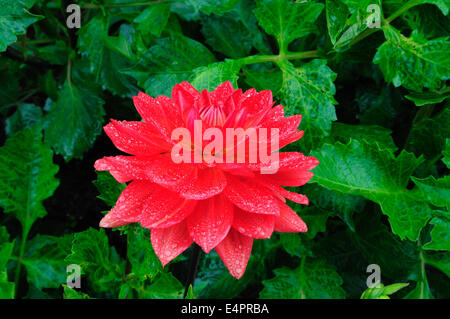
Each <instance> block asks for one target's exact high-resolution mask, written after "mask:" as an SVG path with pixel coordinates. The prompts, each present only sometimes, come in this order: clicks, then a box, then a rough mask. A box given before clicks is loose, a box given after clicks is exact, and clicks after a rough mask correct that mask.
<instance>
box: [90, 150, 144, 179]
mask: <svg viewBox="0 0 450 319" xmlns="http://www.w3.org/2000/svg"><path fill="white" fill-rule="evenodd" d="M149 163H150V161H149V159H143V158H137V157H135V156H123V155H119V156H107V157H103V158H101V159H98V160H96V161H95V164H94V167H95V169H96V170H97V171H109V172H110V173H111V175H112V176H113V177H114V178H115V179H116V180H117V181H118V182H119V183H126V182H129V181H131V180H133V179H147V175H146V173H145V168H146V166H147V165H149Z"/></svg>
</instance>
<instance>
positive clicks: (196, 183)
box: [180, 167, 227, 200]
mask: <svg viewBox="0 0 450 319" xmlns="http://www.w3.org/2000/svg"><path fill="white" fill-rule="evenodd" d="M226 185H227V179H226V177H225V174H224V173H223V171H222V170H220V169H217V168H214V167H212V168H204V169H198V170H197V176H195V177H194V178H193V179H192V180H187V181H186V184H184V185H183V186H182V187H180V193H181V196H183V197H185V198H188V199H195V200H203V199H207V198H210V197H213V196H215V195H217V194H219V193H221V192H222V191H223V190H224V188H225V186H226Z"/></svg>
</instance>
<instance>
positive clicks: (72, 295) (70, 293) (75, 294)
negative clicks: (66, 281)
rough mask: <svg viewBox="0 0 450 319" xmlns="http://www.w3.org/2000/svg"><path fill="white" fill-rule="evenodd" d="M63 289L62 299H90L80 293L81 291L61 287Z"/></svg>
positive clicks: (65, 286)
mask: <svg viewBox="0 0 450 319" xmlns="http://www.w3.org/2000/svg"><path fill="white" fill-rule="evenodd" d="M63 287H64V294H63V298H64V299H90V297H89V296H88V295H87V294H85V293H83V292H81V291H77V290H75V289H73V288H70V287H68V286H67V285H63Z"/></svg>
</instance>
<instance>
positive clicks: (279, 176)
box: [269, 170, 314, 186]
mask: <svg viewBox="0 0 450 319" xmlns="http://www.w3.org/2000/svg"><path fill="white" fill-rule="evenodd" d="M313 176H314V174H313V173H312V172H310V171H302V170H285V171H281V172H280V171H278V172H276V173H275V174H272V175H270V177H269V178H270V179H272V180H273V181H275V182H276V183H278V184H280V185H283V186H302V185H304V184H306V183H307V182H308V181H309V180H310V179H311V178H312V177H313Z"/></svg>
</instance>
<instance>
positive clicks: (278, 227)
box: [274, 202, 308, 233]
mask: <svg viewBox="0 0 450 319" xmlns="http://www.w3.org/2000/svg"><path fill="white" fill-rule="evenodd" d="M279 205H280V216H278V217H277V218H276V219H275V227H274V230H275V231H277V232H281V233H298V232H301V233H303V232H306V231H308V227H307V226H306V224H305V222H304V221H303V220H302V219H301V218H300V217H299V216H298V215H297V213H296V212H295V211H293V210H292V208H290V207H289V206H288V205H286V204H285V203H283V202H279Z"/></svg>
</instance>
